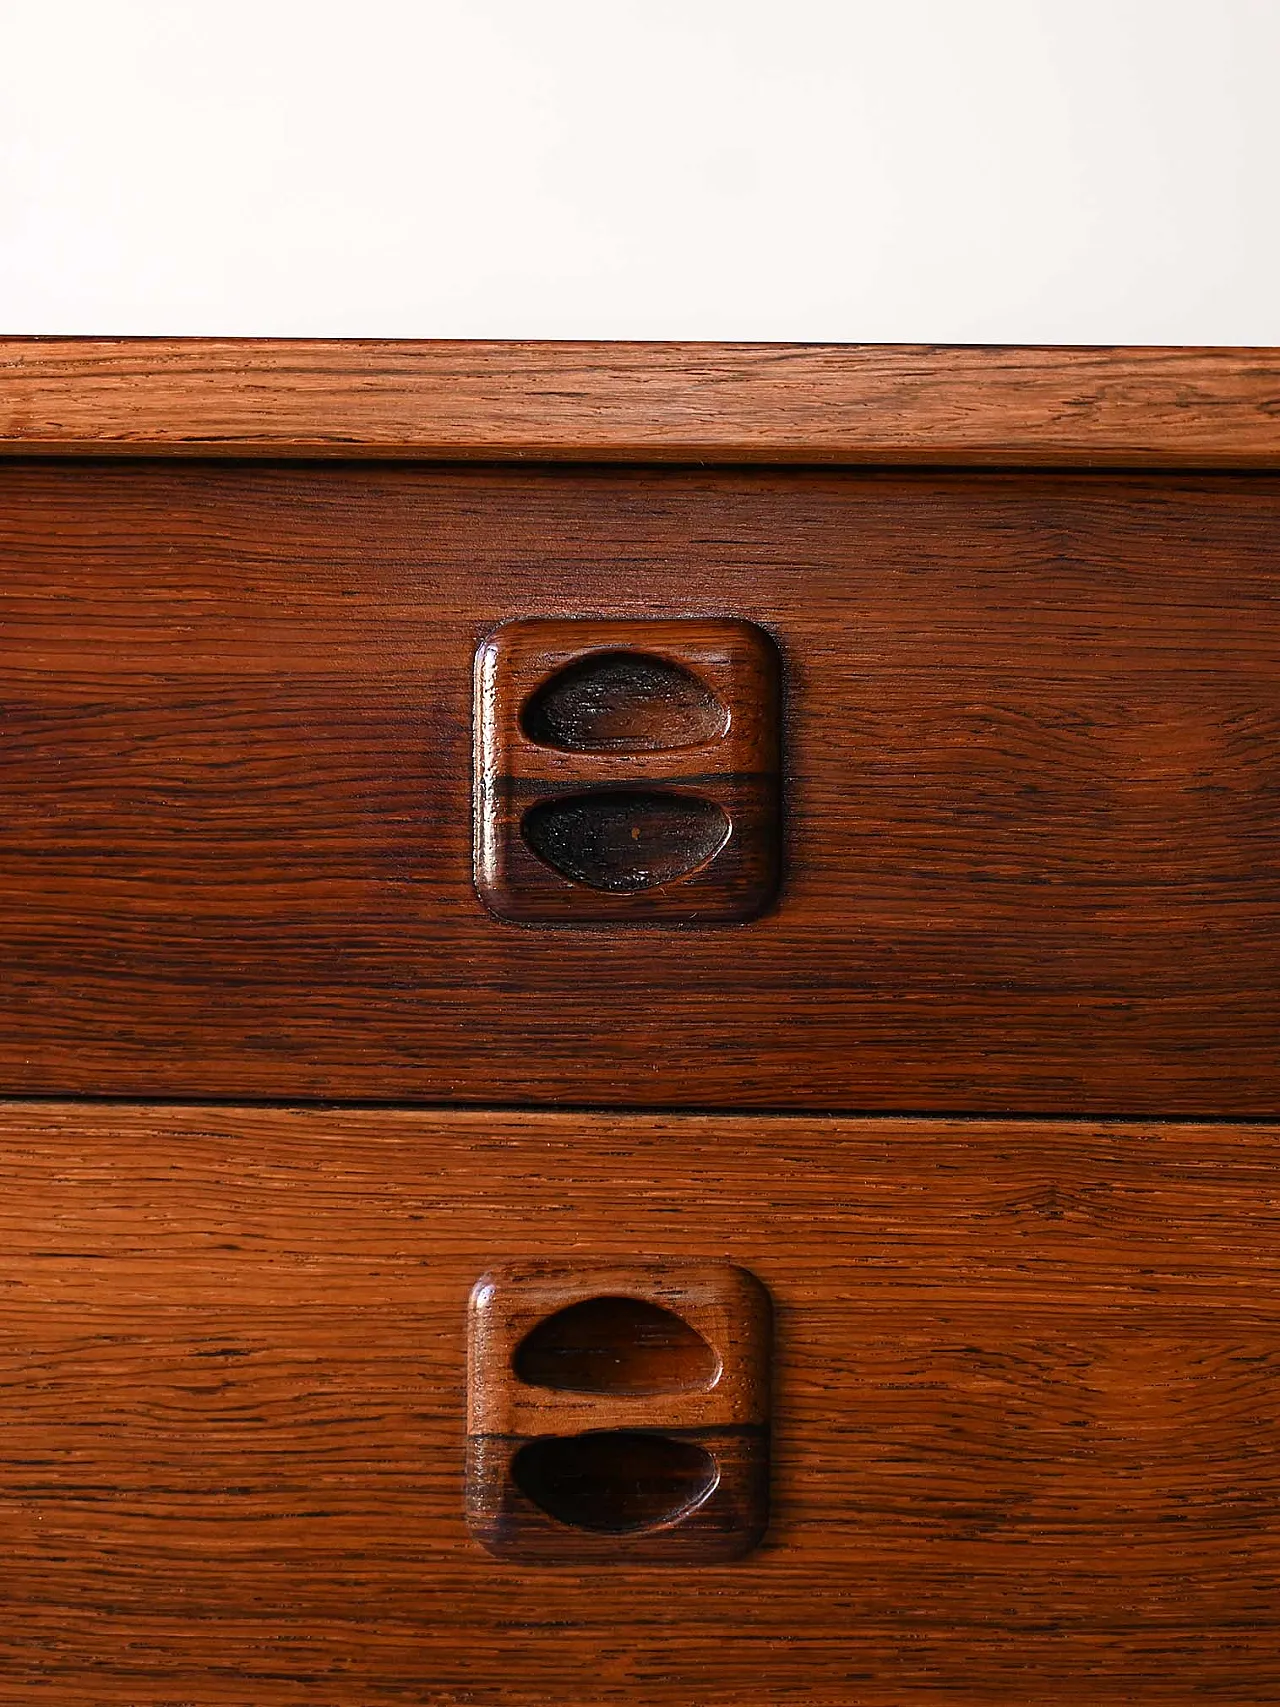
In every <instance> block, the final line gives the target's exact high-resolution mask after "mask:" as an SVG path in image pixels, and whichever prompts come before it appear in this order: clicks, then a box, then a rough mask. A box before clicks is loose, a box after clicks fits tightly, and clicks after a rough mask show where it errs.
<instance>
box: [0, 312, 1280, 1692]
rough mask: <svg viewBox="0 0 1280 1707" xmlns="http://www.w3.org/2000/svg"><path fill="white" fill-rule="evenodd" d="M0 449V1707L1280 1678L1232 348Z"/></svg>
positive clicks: (130, 416) (1255, 476)
mask: <svg viewBox="0 0 1280 1707" xmlns="http://www.w3.org/2000/svg"><path fill="white" fill-rule="evenodd" d="M0 441H3V442H2V446H0V449H2V454H3V460H2V461H0V949H2V951H3V967H4V982H3V991H4V996H3V1009H2V1011H0V1095H2V1096H3V1098H4V1100H3V1102H2V1103H0V1136H2V1138H3V1150H2V1152H0V1155H2V1158H3V1159H2V1163H0V1168H2V1174H3V1186H4V1189H3V1191H2V1192H0V1220H2V1221H3V1233H2V1236H0V1288H2V1290H0V1330H2V1331H0V1356H2V1357H3V1359H4V1378H3V1399H2V1402H0V1558H2V1559H3V1562H4V1565H5V1595H4V1609H3V1611H2V1612H0V1702H14V1703H19V1702H20V1703H23V1704H28V1703H33V1702H40V1701H48V1702H50V1703H52V1704H56V1707H174V1704H176V1703H183V1704H184V1707H186V1704H192V1707H232V1704H236V1707H242V1704H248V1703H252V1704H253V1707H285V1704H287V1703H302V1702H306V1703H308V1707H313V1704H315V1707H325V1704H332V1707H374V1704H376V1703H383V1702H385V1703H392V1702H413V1703H416V1704H420V1707H464V1704H465V1707H605V1704H615V1707H694V1704H696V1707H855V1704H866V1707H901V1704H903V1703H907V1702H910V1703H916V1702H921V1703H928V1702H935V1701H936V1702H938V1703H939V1704H941V1703H944V1702H956V1703H958V1702H972V1703H993V1704H994V1703H997V1702H1003V1703H1007V1702H1015V1701H1016V1702H1018V1703H1020V1704H1033V1707H1049V1704H1051V1703H1053V1704H1057V1703H1061V1702H1066V1701H1078V1702H1081V1703H1088V1704H1090V1707H1105V1704H1111V1703H1114V1704H1117V1707H1118V1704H1120V1703H1126V1704H1127V1703H1164V1704H1173V1703H1189V1702H1192V1701H1198V1700H1217V1701H1224V1702H1226V1701H1230V1702H1236V1703H1246V1702H1247V1703H1264V1702H1280V1149H1278V1140H1280V948H1278V942H1280V939H1278V930H1280V352H1278V351H1265V350H1014V349H996V350H991V349H987V350H980V349H929V348H874V347H866V348H858V347H848V348H837V347H829V348H824V347H787V346H711V345H701V346H699V345H687V346H679V345H664V346H643V345H587V344H584V345H568V344H567V345H504V344H492V345H467V344H460V345H442V344H435V345H433V344H385V343H343V344H323V343H310V344H309V343H270V342H249V343H244V342H221V341H216V340H215V341H202V340H189V341H171V340H161V339H157V340H123V341H105V340H72V339H33V340H20V339H19V340H9V341H4V342H0Z"/></svg>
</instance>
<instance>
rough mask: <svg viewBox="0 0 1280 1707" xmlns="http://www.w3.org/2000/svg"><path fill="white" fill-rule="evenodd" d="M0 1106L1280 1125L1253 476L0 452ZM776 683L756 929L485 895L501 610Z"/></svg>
mask: <svg viewBox="0 0 1280 1707" xmlns="http://www.w3.org/2000/svg"><path fill="white" fill-rule="evenodd" d="M0 552H2V554H3V559H4V565H5V572H4V577H3V581H2V582H0V621H2V623H3V627H2V629H0V705H2V706H3V714H2V716H0V798H2V799H3V810H2V811H0V955H2V957H3V964H4V969H5V989H4V1004H3V1012H2V1014H0V1088H4V1089H6V1090H8V1091H10V1092H14V1093H17V1092H22V1093H55V1094H64V1093H65V1094H98V1093H101V1094H129V1095H137V1096H144V1097H145V1096H163V1095H175V1096H179V1097H196V1096H217V1097H230V1098H233V1099H238V1100H244V1099H252V1098H256V1097H263V1098H279V1097H285V1098H307V1097H324V1098H343V1099H368V1098H371V1099H378V1100H381V1101H402V1100H421V1101H431V1100H440V1099H455V1098H456V1099H461V1100H468V1101H471V1102H474V1103H478V1104H485V1103H492V1102H495V1101H500V1102H516V1101H521V1100H524V1099H534V1100H539V1101H543V1102H556V1101H558V1102H561V1103H570V1104H612V1105H626V1104H629V1103H632V1104H641V1105H652V1104H660V1105H661V1104H668V1105H685V1106H687V1105H690V1104H693V1105H701V1106H704V1107H715V1106H724V1105H727V1104H735V1105H739V1104H740V1105H748V1106H755V1107H778V1106H785V1105H788V1104H793V1105H799V1106H804V1107H810V1108H815V1109H819V1110H822V1109H826V1110H831V1109H842V1108H843V1109H849V1110H857V1109H865V1110H869V1109H877V1108H878V1109H891V1110H898V1111H904V1112H907V1111H911V1110H912V1109H919V1110H941V1111H945V1110H963V1109H972V1110H975V1111H978V1110H983V1109H986V1110H1002V1109H1003V1110H1023V1111H1042V1112H1046V1113H1055V1112H1065V1111H1069V1110H1072V1109H1076V1110H1081V1111H1090V1112H1105V1113H1124V1112H1163V1113H1168V1114H1178V1113H1185V1114H1199V1113H1203V1114H1211V1115H1217V1114H1232V1113H1237V1114H1242V1115H1252V1116H1260V1117H1264V1116H1270V1115H1273V1114H1275V1113H1276V1112H1277V1111H1280V955H1278V954H1277V947H1276V945H1277V940H1278V936H1277V933H1278V931H1280V692H1278V688H1280V483H1277V481H1276V480H1274V479H1272V478H1270V477H1267V476H1228V475H1223V476H1197V477H1190V476H1180V477H1178V478H1176V479H1175V478H1173V477H1171V476H1136V475H1132V476H1121V475H1103V474H1049V475H1032V474H1022V475H1018V474H993V473H983V474H979V473H971V474H968V475H962V474H944V473H932V474H931V473H923V472H922V473H916V474H910V473H901V472H899V473H889V472H876V471H865V472H843V473H842V472H826V473H823V472H812V471H809V472H801V471H790V472H788V471H754V472H753V471H719V472H715V471H708V472H695V471H688V470H679V471H677V470H667V471H663V470H625V469H614V470H609V469H580V470H577V471H575V470H563V469H562V470H556V469H550V468H542V469H516V468H508V469H469V468H456V467H455V468H452V469H451V468H441V467H435V468H426V467H417V468H409V467H374V466H351V465H348V466H346V467H342V468H338V467H336V466H329V467H323V468H322V467H312V468H298V467H287V466H286V467H269V466H261V465H238V466H234V467H232V466H219V465H209V464H195V463H187V464H173V463H170V464H156V463H150V464H147V463H132V464H124V463H116V464H86V465H75V464H51V463H44V464H40V463H31V462H29V463H25V464H10V465H8V466H7V467H6V468H4V470H3V471H2V473H0ZM531 612H538V613H541V614H544V615H548V616H571V615H587V616H604V615H609V616H617V617H621V618H630V617H644V616H651V615H653V614H654V613H655V612H662V613H664V614H667V615H671V616H695V615H732V616H736V617H740V618H743V619H746V620H749V621H753V622H756V623H758V624H760V625H761V626H763V627H764V628H765V629H766V630H768V631H769V632H770V633H771V634H772V635H773V636H774V638H775V639H776V641H777V642H778V645H779V648H780V651H781V654H782V658H783V662H784V668H785V684H784V700H785V705H786V729H785V734H784V753H785V755H786V763H785V773H786V796H785V802H784V829H785V838H786V858H785V860H784V870H785V876H784V882H783V888H782V892H781V895H780V898H779V902H778V904H777V906H776V907H775V908H774V909H773V910H772V911H771V912H770V913H769V915H768V916H767V917H765V918H762V919H759V920H756V921H753V922H752V923H750V924H747V925H743V926H732V927H709V928H707V929H701V928H698V927H672V928H668V929H662V928H659V927H657V926H654V927H648V928H643V929H641V928H637V929H634V930H630V929H626V928H622V927H618V926H608V927H599V928H597V929H594V930H592V929H583V930H575V929H563V928H560V929H549V930H548V929H526V928H521V927H518V926H513V925H509V924H504V923H501V922H500V921H498V920H495V919H494V918H493V917H492V916H491V915H489V913H488V912H487V911H486V910H485V908H484V907H483V906H482V904H481V902H480V901H479V899H478V898H477V896H476V894H475V891H474V887H473V883H472V872H471V859H472V846H471V844H472V825H471V807H470V796H471V755H472V730H471V703H472V680H471V667H472V658H473V656H474V653H475V650H476V647H477V645H478V644H479V642H480V641H481V639H482V638H483V636H484V635H485V634H486V633H487V632H489V631H490V630H491V629H492V628H493V627H495V626H496V625H497V624H498V623H500V622H502V621H504V620H506V619H508V618H510V617H513V616H517V615H525V616H527V615H529V614H530V613H531Z"/></svg>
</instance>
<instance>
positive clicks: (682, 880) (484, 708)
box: [475, 618, 779, 924]
mask: <svg viewBox="0 0 1280 1707" xmlns="http://www.w3.org/2000/svg"><path fill="white" fill-rule="evenodd" d="M475 693H476V705H475V752H476V776H475V821H476V837H475V881H476V888H477V890H478V891H479V893H480V895H481V897H482V898H483V900H484V901H485V902H486V903H487V905H488V906H489V907H490V908H491V909H492V911H493V912H495V913H497V914H498V915H499V916H500V917H501V918H505V919H513V920H518V921H521V922H524V923H544V924H551V923H562V924H574V923H582V924H591V923H602V922H608V921H618V922H621V921H631V922H639V921H643V920H665V921H670V922H676V921H686V922H693V921H697V922H700V923H713V922H722V921H729V920H741V919H746V918H750V917H752V916H753V915H755V914H757V913H759V912H761V911H762V910H763V908H764V907H765V906H767V904H768V902H769V900H770V899H771V898H772V896H773V893H774V890H775V889H776V887H777V881H778V866H779V821H778V820H779V668H778V655H777V651H776V649H775V647H774V645H773V642H772V641H771V640H770V639H769V637H768V635H766V634H765V633H764V632H763V630H762V629H759V628H756V627H755V626H753V625H752V624H751V623H747V622H735V621H728V620H720V619H710V618H708V619H697V620H687V621H683V620H670V621H644V622H624V621H588V620H585V619H584V620H580V621H560V620H542V619H539V620H531V621H521V622H509V623H506V624H504V626H503V627H501V628H499V629H497V630H496V631H495V632H494V633H493V634H491V635H490V636H489V638H488V639H487V640H486V641H485V642H484V643H483V645H482V646H481V647H480V650H479V652H478V653H477V655H476V687H475Z"/></svg>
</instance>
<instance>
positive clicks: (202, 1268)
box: [0, 1105, 1280, 1707]
mask: <svg viewBox="0 0 1280 1707" xmlns="http://www.w3.org/2000/svg"><path fill="white" fill-rule="evenodd" d="M0 1133H2V1135H3V1145H2V1148H0V1155H2V1157H3V1189H2V1190H0V1324H2V1325H3V1334H2V1335H0V1352H2V1355H3V1360H4V1374H3V1404H2V1405H0V1478H2V1480H0V1489H2V1492H0V1556H3V1559H4V1563H5V1615H4V1617H3V1619H0V1700H3V1701H5V1702H12V1703H22V1704H23V1707H27V1704H29V1703H32V1702H37V1701H40V1700H49V1701H50V1702H56V1703H57V1704H58V1707H162V1704H165V1707H167V1704H171V1703H177V1702H182V1703H184V1704H189V1707H233V1704H234V1707H247V1704H248V1703H253V1707H277V1704H285V1703H303V1702H306V1703H307V1704H308V1707H312V1704H318V1707H353V1704H354V1703H360V1704H361V1707H363V1704H365V1703H370V1704H372V1703H378V1702H384V1701H385V1702H393V1701H412V1702H414V1703H417V1704H420V1707H460V1704H462V1703H466V1707H580V1704H582V1707H585V1704H592V1707H603V1704H605V1703H609V1704H612V1707H620V1704H625V1707H690V1703H692V1702H697V1703H698V1704H699V1707H746V1704H748V1703H749V1704H750V1707H796V1704H797V1703H800V1702H804V1703H806V1704H814V1707H852V1704H853V1703H855V1702H856V1703H858V1704H860V1707H862V1704H871V1707H901V1704H902V1703H904V1702H908V1701H909V1702H912V1703H915V1702H922V1701H935V1700H936V1701H939V1702H943V1701H945V1702H956V1701H965V1702H991V1703H995V1702H1006V1703H1007V1702H1011V1701H1016V1702H1017V1703H1019V1707H1057V1704H1058V1703H1061V1702H1064V1701H1071V1702H1080V1703H1085V1704H1088V1707H1098V1704H1100V1703H1116V1704H1119V1703H1133V1702H1140V1703H1155V1702H1159V1703H1167V1704H1178V1707H1183V1704H1185V1703H1187V1702H1189V1701H1192V1700H1218V1701H1230V1702H1236V1703H1242V1702H1251V1703H1261V1702H1275V1701H1277V1700H1280V1130H1278V1129H1276V1128H1273V1127H1263V1126H1231V1125H1226V1124H1209V1125H1202V1126H1193V1125H1174V1124H1161V1123H1148V1124H1139V1125H1134V1124H1129V1125H1122V1124H1082V1123H1067V1122H1063V1123H1053V1122H1047V1121H1046V1122H1030V1123H1019V1122H1015V1121H1006V1120H989V1121H984V1120H947V1121H937V1122H932V1123H929V1122H920V1121H905V1120H884V1121H871V1120H839V1121H829V1120H820V1119H816V1118H810V1119H801V1118H774V1119H767V1120H756V1121H750V1120H744V1119H728V1118H716V1117H700V1116H693V1117H660V1116H631V1117H624V1116H615V1117H608V1116H597V1117H586V1116H577V1115H567V1114H566V1115H537V1114H524V1115H516V1114H505V1115H504V1114H488V1113H479V1112H476V1113H467V1112H460V1113H454V1114H451V1115H450V1114H429V1113H408V1112H390V1111H388V1112H382V1113H379V1112H374V1111H364V1112H358V1111H348V1112H341V1111H338V1110H333V1109H317V1110H312V1111H287V1110H275V1111H268V1110H233V1109H210V1108H190V1109H169V1110H166V1109H158V1108H152V1109H146V1108H139V1107H114V1108H105V1107H103V1108H97V1109H90V1108H84V1107H81V1108H74V1107H66V1106H55V1105H45V1106H35V1105H26V1106H10V1107H8V1108H6V1109H4V1111H3V1113H2V1115H0ZM637 1259H639V1260H643V1261H646V1262H650V1263H652V1262H662V1261H664V1260H670V1261H671V1262H672V1263H683V1262H687V1261H697V1262H707V1261H725V1262H733V1263H741V1264H744V1265H746V1266H747V1267H748V1268H750V1269H751V1270H752V1271H753V1272H754V1273H755V1274H757V1275H758V1276H759V1277H760V1278H761V1280H762V1281H764V1283H765V1284H766V1285H767V1286H768V1288H769V1291H770V1293H771V1295H772V1297H773V1300H774V1305H775V1310H776V1341H777V1370H776V1375H777V1378H776V1390H775V1400H774V1422H775V1429H774V1489H773V1522H772V1525H771V1528H770V1531H769V1534H768V1536H767V1538H766V1540H765V1542H764V1544H763V1546H762V1547H761V1548H760V1549H758V1550H757V1551H756V1552H754V1553H752V1554H750V1555H749V1556H748V1557H746V1558H745V1559H742V1560H740V1561H738V1562H736V1563H734V1564H729V1565H716V1566H702V1567H674V1568H665V1567H662V1566H658V1565H650V1566H644V1567H639V1566H616V1567H607V1568H606V1567H603V1566H594V1567H590V1568H582V1569H574V1568H571V1567H565V1566H545V1565H543V1566H533V1565H530V1566H521V1567H516V1566H513V1565H510V1564H504V1563H502V1562H499V1561H498V1560H495V1559H493V1558H491V1557H489V1556H488V1555H486V1554H485V1553H484V1552H483V1551H482V1550H481V1549H480V1548H479V1547H478V1546H477V1545H476V1544H475V1543H474V1542H473V1541H472V1540H471V1539H470V1538H469V1537H468V1535H467V1533H466V1528H465V1523H464V1515H463V1486H462V1481H463V1463H464V1450H465V1432H466V1424H465V1354H466V1324H467V1299H468V1293H469V1290H470V1288H471V1286H472V1284H473V1283H474V1281H475V1280H476V1279H477V1278H478V1277H479V1275H481V1274H482V1273H483V1272H484V1271H485V1270H486V1269H488V1268H490V1267H491V1266H492V1265H494V1264H496V1263H505V1262H516V1261H529V1260H541V1261H547V1262H552V1263H560V1262H573V1263H581V1264H583V1265H587V1264H591V1263H604V1264H615V1263H627V1262H631V1261H635V1260H637Z"/></svg>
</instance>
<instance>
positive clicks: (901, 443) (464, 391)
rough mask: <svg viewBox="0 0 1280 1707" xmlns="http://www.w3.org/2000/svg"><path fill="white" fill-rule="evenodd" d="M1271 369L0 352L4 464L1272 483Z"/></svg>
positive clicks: (154, 343)
mask: <svg viewBox="0 0 1280 1707" xmlns="http://www.w3.org/2000/svg"><path fill="white" fill-rule="evenodd" d="M1278 406H1280V350H1275V349H1123V348H1121V349H1115V348H1111V349H1106V348H1103V349H1087V348H1076V349H1071V348H1044V349H1035V348H1016V347H1008V348H1002V347H999V346H994V347H976V346H975V347H969V346H961V347H946V346H938V345H893V344H887V345H883V344H882V345H876V344H864V345H832V344H828V345H822V344H690V343H683V344H682V343H669V344H634V343H633V344H627V343H608V344H601V343H586V342H584V343H465V342H459V343H446V342H439V343H430V342H423V343H410V342H395V341H390V340H366V341H360V340H350V339H349V340H340V341H332V342H325V341H317V340H312V341H304V340H278V339H266V338H263V339H235V338H230V339H226V338H9V339H0V449H9V450H13V451H19V452H22V453H24V454H42V453H43V454H62V455H66V454H68V453H70V454H78V453H82V452H86V451H88V452H93V453H96V454H112V455H130V454H133V455H136V454H139V453H142V454H155V453H168V454H173V453H186V454H197V455H206V456H207V455H217V456H229V455H230V456H236V455H241V456H242V455H260V454H268V455H271V454H275V455H279V454H286V455H289V454H298V455H308V456H324V455H328V456H334V455H337V456H381V457H388V456H392V457H405V456H407V457H421V456H432V457H461V458H470V457H482V458H486V457H488V458H492V457H521V458H544V459H545V458H574V459H586V460H589V461H592V460H594V461H616V460H622V461H645V462H652V461H661V460H675V461H691V462H695V461H696V462H749V461H763V462H774V463H776V462H834V463H874V462H895V463H901V462H921V463H926V462H932V463H952V464H954V463H992V462H995V463H1019V464H1053V463H1074V464H1084V465H1088V466H1095V467H1096V466H1100V465H1113V466H1114V465H1119V466H1122V467H1135V466H1143V465H1146V466H1152V465H1155V466H1165V467H1214V466H1217V467H1245V468H1250V467H1252V468H1260V467H1262V468H1275V467H1277V466H1280V423H1278V421H1277V408H1278Z"/></svg>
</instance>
